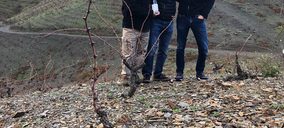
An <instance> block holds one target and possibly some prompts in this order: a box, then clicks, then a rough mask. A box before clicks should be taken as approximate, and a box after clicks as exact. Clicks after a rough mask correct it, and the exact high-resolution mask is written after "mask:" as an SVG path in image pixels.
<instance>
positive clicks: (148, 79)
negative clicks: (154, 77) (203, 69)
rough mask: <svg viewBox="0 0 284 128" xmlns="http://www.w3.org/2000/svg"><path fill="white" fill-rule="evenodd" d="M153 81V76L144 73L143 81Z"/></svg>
mask: <svg viewBox="0 0 284 128" xmlns="http://www.w3.org/2000/svg"><path fill="white" fill-rule="evenodd" d="M150 82H151V76H150V75H144V77H143V80H142V83H150Z"/></svg>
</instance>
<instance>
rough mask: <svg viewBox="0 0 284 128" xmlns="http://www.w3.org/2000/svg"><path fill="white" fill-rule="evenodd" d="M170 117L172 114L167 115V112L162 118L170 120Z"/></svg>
mask: <svg viewBox="0 0 284 128" xmlns="http://www.w3.org/2000/svg"><path fill="white" fill-rule="evenodd" d="M171 116H172V114H171V113H169V112H167V113H165V114H164V117H165V118H170V117H171Z"/></svg>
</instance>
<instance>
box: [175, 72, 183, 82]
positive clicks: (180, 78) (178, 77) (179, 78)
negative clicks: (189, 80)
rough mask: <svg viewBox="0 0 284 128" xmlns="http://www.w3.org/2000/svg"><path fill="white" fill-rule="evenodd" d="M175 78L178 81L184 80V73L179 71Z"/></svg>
mask: <svg viewBox="0 0 284 128" xmlns="http://www.w3.org/2000/svg"><path fill="white" fill-rule="evenodd" d="M175 79H176V81H182V80H183V74H182V73H177V75H176V78H175Z"/></svg>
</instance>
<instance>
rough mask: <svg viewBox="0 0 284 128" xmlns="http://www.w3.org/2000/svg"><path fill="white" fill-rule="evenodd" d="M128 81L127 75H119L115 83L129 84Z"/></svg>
mask: <svg viewBox="0 0 284 128" xmlns="http://www.w3.org/2000/svg"><path fill="white" fill-rule="evenodd" d="M128 82H129V76H127V75H121V76H120V79H119V80H118V81H117V82H116V84H118V85H122V86H129V83H128Z"/></svg>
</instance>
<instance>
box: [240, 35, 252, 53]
mask: <svg viewBox="0 0 284 128" xmlns="http://www.w3.org/2000/svg"><path fill="white" fill-rule="evenodd" d="M251 37H252V34H250V35H249V37H248V38H247V39H246V41H245V43H244V44H243V45H242V47H241V49H240V50H239V51H237V52H236V54H239V53H241V52H242V50H243V48H244V47H245V45H246V44H247V42H248V41H249V39H250V38H251Z"/></svg>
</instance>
